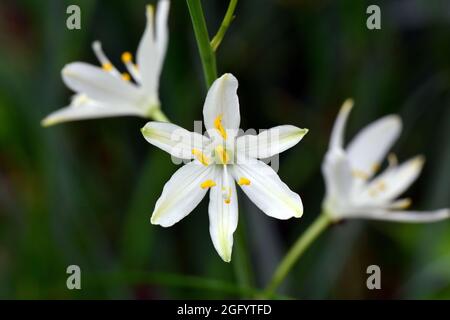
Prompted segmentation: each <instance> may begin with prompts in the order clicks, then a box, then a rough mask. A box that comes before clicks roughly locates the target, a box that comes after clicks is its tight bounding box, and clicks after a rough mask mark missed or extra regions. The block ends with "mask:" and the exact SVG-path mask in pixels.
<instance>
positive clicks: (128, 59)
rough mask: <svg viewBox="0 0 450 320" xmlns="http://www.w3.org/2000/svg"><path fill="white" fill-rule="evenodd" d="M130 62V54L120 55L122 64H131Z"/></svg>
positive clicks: (131, 57)
mask: <svg viewBox="0 0 450 320" xmlns="http://www.w3.org/2000/svg"><path fill="white" fill-rule="evenodd" d="M132 60H133V55H132V54H131V53H130V52H128V51H126V52H124V53H122V62H123V63H128V62H131V61H132Z"/></svg>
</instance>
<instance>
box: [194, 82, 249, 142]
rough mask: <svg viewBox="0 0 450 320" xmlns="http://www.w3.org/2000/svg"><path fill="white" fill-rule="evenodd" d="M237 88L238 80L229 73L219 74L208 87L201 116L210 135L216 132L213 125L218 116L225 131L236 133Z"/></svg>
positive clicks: (238, 115) (239, 119) (237, 121)
mask: <svg viewBox="0 0 450 320" xmlns="http://www.w3.org/2000/svg"><path fill="white" fill-rule="evenodd" d="M237 88H238V81H237V79H236V78H235V77H234V76H233V75H232V74H230V73H226V74H224V75H223V76H221V77H220V78H219V79H217V80H216V81H214V83H213V84H212V85H211V88H209V91H208V94H207V95H206V99H205V104H204V106H203V118H204V120H205V127H206V129H207V130H208V133H209V134H210V136H213V135H217V134H218V132H217V129H216V128H215V126H214V123H215V121H216V119H217V118H218V117H221V123H222V126H223V127H224V129H226V130H227V133H230V134H231V135H235V134H237V130H238V129H239V123H240V122H241V116H240V113H239V98H238V96H237ZM228 130H229V131H228Z"/></svg>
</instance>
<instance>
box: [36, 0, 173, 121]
mask: <svg viewBox="0 0 450 320" xmlns="http://www.w3.org/2000/svg"><path fill="white" fill-rule="evenodd" d="M169 5H170V3H169V1H168V0H160V1H159V3H158V8H157V10H156V23H154V21H153V7H152V6H150V5H149V6H147V25H146V28H145V31H144V34H143V35H142V38H141V41H140V43H139V47H138V50H137V57H136V62H137V64H135V63H133V56H132V54H131V53H130V52H124V53H123V54H122V61H123V63H124V64H125V67H126V69H127V71H128V72H124V73H121V72H120V71H118V70H117V69H116V68H115V67H114V65H113V64H112V63H111V61H110V60H109V59H108V58H107V57H106V55H105V54H104V52H103V50H102V47H101V44H100V42H98V41H96V42H94V43H93V44H92V48H93V50H94V53H95V55H96V56H97V59H98V60H99V62H100V63H101V68H100V67H97V66H94V65H91V64H88V63H84V62H73V63H70V64H68V65H66V66H65V67H64V68H63V70H62V78H63V80H64V83H65V84H66V85H67V86H68V87H69V88H70V89H72V90H73V91H75V92H76V94H75V95H74V96H73V98H72V101H71V103H70V105H69V106H68V107H65V108H62V109H60V110H57V111H55V112H53V113H51V114H50V115H48V116H47V117H46V118H45V119H44V120H42V125H44V126H50V125H53V124H57V123H60V122H65V121H72V120H82V119H93V118H104V117H116V116H129V115H131V116H139V117H144V118H154V117H156V115H157V114H159V110H160V101H159V97H158V85H159V77H160V74H161V69H162V66H163V63H164V57H165V54H166V49H167V41H168V27H167V18H168V14H169ZM154 24H155V25H156V30H154Z"/></svg>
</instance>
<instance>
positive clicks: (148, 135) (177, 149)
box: [141, 121, 209, 159]
mask: <svg viewBox="0 0 450 320" xmlns="http://www.w3.org/2000/svg"><path fill="white" fill-rule="evenodd" d="M141 132H142V134H143V135H144V138H145V139H146V140H147V141H148V142H149V143H151V144H153V145H154V146H157V147H158V148H160V149H162V150H164V151H166V152H167V153H169V154H171V155H172V156H174V157H176V158H179V159H193V158H194V155H193V153H192V150H193V149H197V150H204V148H205V147H206V145H207V144H208V143H209V139H208V138H206V137H204V136H203V135H201V134H199V133H196V132H190V131H188V130H186V129H183V128H181V127H179V126H177V125H175V124H172V123H167V122H154V121H152V122H148V123H147V124H146V125H145V126H144V127H143V128H142V129H141Z"/></svg>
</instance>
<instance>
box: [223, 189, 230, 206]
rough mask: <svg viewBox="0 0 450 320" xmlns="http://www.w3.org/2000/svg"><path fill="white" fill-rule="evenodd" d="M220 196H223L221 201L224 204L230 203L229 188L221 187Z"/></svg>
mask: <svg viewBox="0 0 450 320" xmlns="http://www.w3.org/2000/svg"><path fill="white" fill-rule="evenodd" d="M222 196H223V202H225V204H230V202H231V188H229V187H228V188H222Z"/></svg>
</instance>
